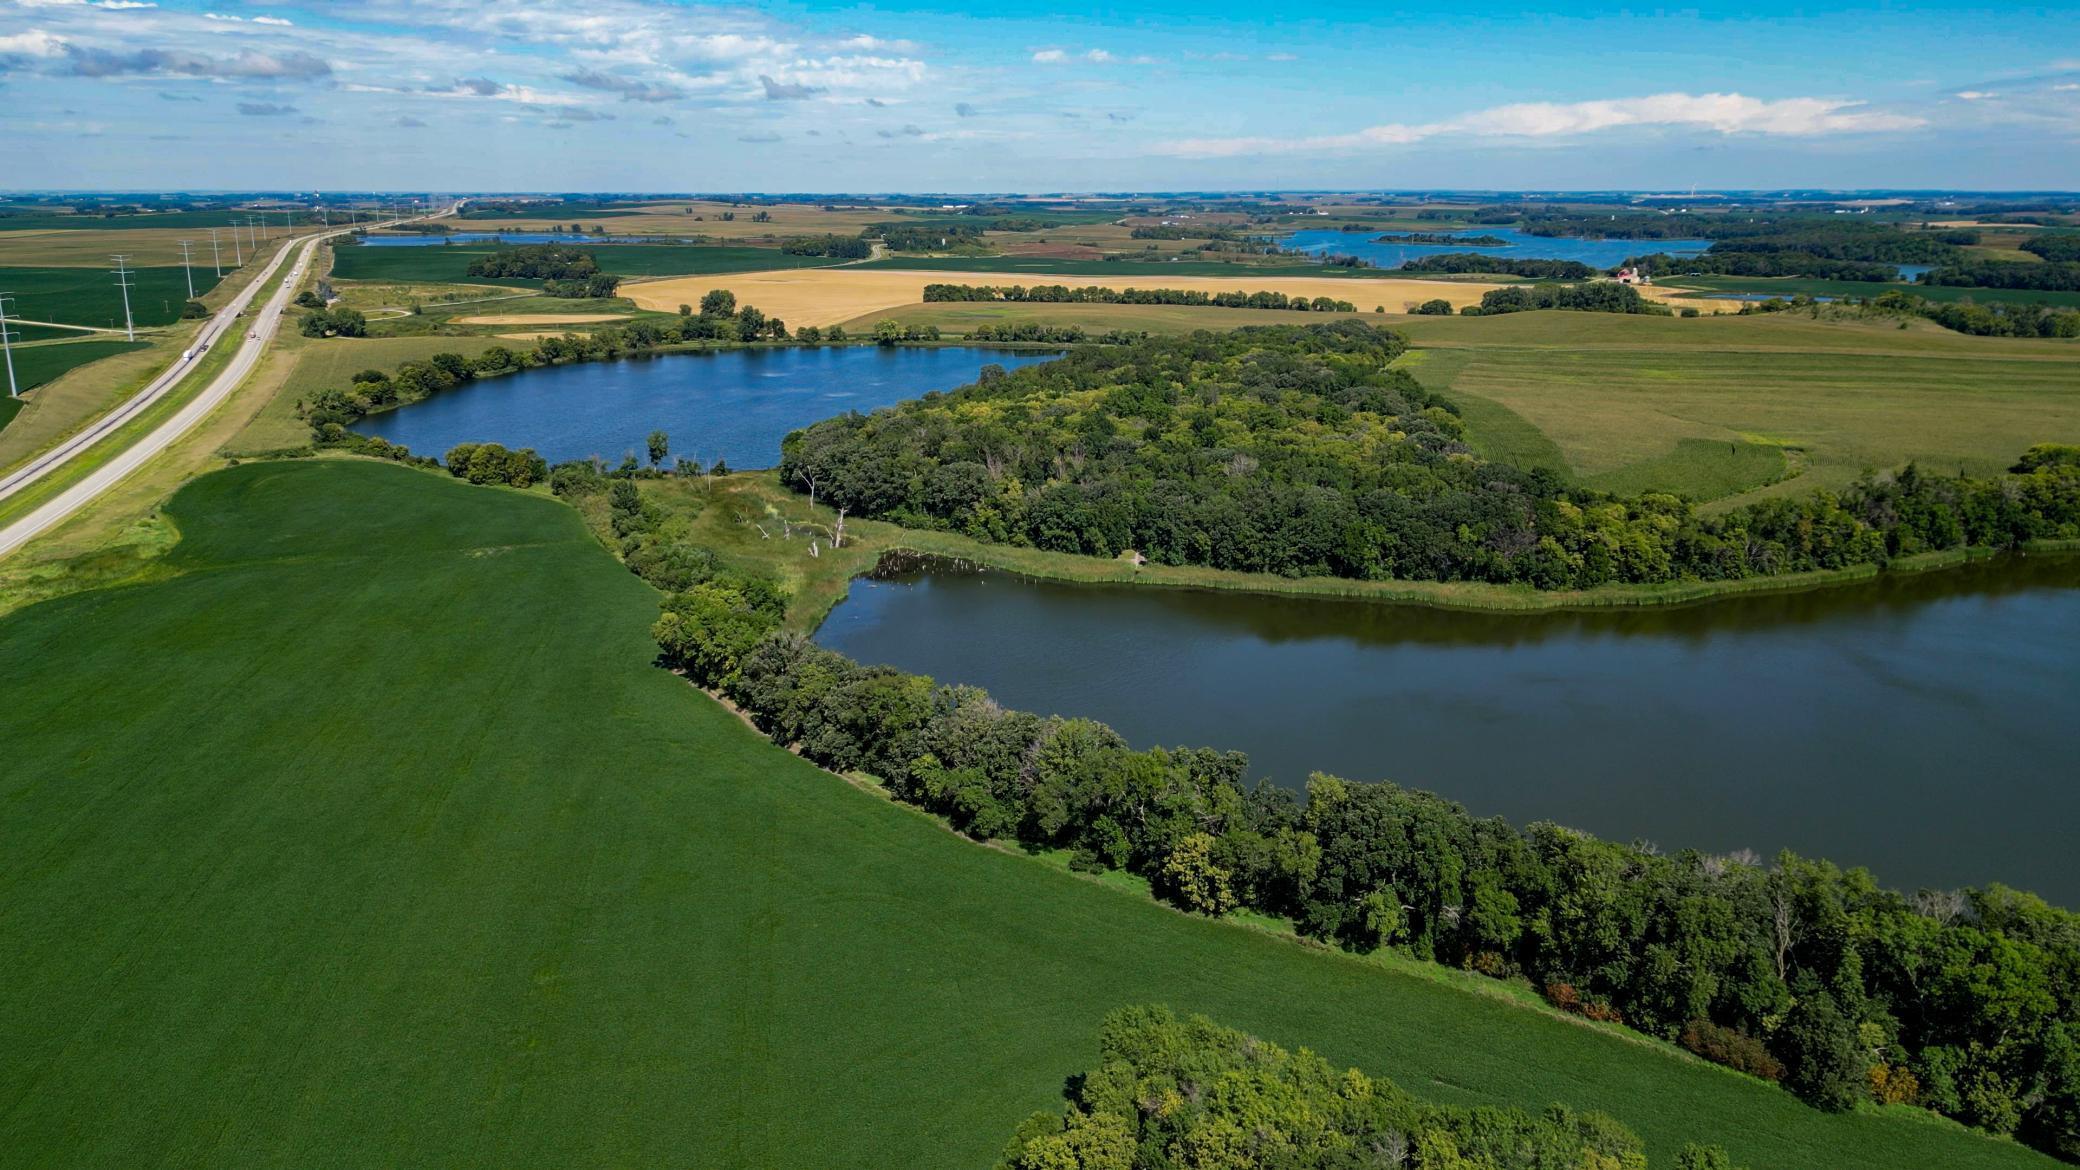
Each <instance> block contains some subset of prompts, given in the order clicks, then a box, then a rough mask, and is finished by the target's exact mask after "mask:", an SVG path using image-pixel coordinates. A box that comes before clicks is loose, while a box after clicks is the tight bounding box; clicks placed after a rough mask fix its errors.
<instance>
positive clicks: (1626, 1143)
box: [997, 1006, 1732, 1170]
mask: <svg viewBox="0 0 2080 1170" xmlns="http://www.w3.org/2000/svg"><path fill="white" fill-rule="evenodd" d="M1068 1084H1069V1088H1068V1090H1067V1091H1066V1093H1065V1094H1064V1096H1066V1097H1067V1098H1068V1101H1067V1104H1066V1105H1065V1106H1064V1107H1063V1108H1062V1109H1060V1110H1058V1111H1054V1112H1046V1111H1043V1112H1040V1113H1035V1114H1034V1115H1032V1116H1031V1117H1029V1118H1027V1119H1026V1120H1025V1122H1024V1123H1023V1124H1021V1125H1020V1126H1019V1127H1018V1129H1017V1130H1016V1131H1015V1132H1014V1133H1013V1134H1012V1138H1011V1141H1010V1143H1009V1144H1008V1145H1007V1146H1006V1147H1005V1149H1004V1154H1003V1156H1002V1158H1001V1159H1000V1160H999V1161H998V1163H997V1168H998V1170H1174V1168H1177V1167H1198V1166H1208V1165H1213V1166H1223V1167H1227V1166H1234V1167H1241V1166H1263V1167H1279V1168H1281V1170H1346V1168H1356V1167H1363V1166H1403V1167H1409V1168H1411V1170H1555V1168H1559V1167H1568V1168H1570V1170H1646V1167H1647V1154H1646V1147H1645V1145H1644V1143H1642V1142H1641V1141H1640V1139H1639V1136H1638V1135H1637V1134H1635V1133H1633V1132H1632V1131H1631V1130H1630V1129H1628V1128H1626V1127H1625V1126H1624V1125H1623V1124H1622V1123H1621V1122H1619V1121H1618V1120H1616V1119H1615V1118H1612V1117H1609V1116H1607V1115H1605V1114H1602V1113H1596V1112H1580V1113H1577V1112H1575V1111H1573V1110H1570V1109H1568V1108H1567V1107H1566V1106H1563V1105H1554V1106H1551V1107H1549V1108H1548V1109H1546V1111H1545V1112H1543V1113H1532V1112H1530V1111H1528V1110H1524V1109H1515V1108H1495V1107H1492V1106H1472V1107H1466V1106H1448V1105H1432V1104H1428V1103H1426V1102H1424V1101H1421V1100H1418V1099H1417V1098H1415V1097H1414V1096H1412V1095H1410V1094H1409V1093H1408V1092H1406V1091H1404V1090H1403V1089H1402V1088H1400V1087H1399V1086H1398V1085H1396V1084H1394V1083H1393V1082H1392V1081H1389V1080H1386V1079H1384V1078H1378V1077H1369V1076H1366V1075H1365V1074H1364V1073H1363V1072H1361V1071H1359V1070H1357V1069H1354V1068H1347V1069H1338V1068H1336V1067H1334V1066H1333V1065H1331V1064H1330V1063H1329V1062H1328V1061H1326V1060H1323V1059H1322V1058H1321V1057H1319V1056H1317V1055H1315V1054H1314V1053H1312V1052H1309V1051H1308V1050H1307V1049H1304V1048H1303V1049H1301V1050H1300V1051H1298V1052H1288V1051H1286V1050H1285V1049H1283V1048H1280V1047H1279V1046H1278V1045H1276V1044H1271V1043H1267V1042H1266V1041H1263V1040H1260V1039H1258V1038H1257V1037H1255V1036H1250V1035H1247V1034H1245V1033H1243V1032H1239V1031H1236V1030H1235V1029H1233V1028H1225V1027H1222V1026H1221V1025H1219V1024H1216V1023H1214V1022H1213V1021H1212V1020H1209V1019H1207V1018H1206V1017H1204V1016H1191V1017H1188V1018H1185V1017H1179V1016H1178V1015H1177V1014H1176V1013H1174V1012H1172V1011H1171V1010H1170V1009H1169V1008H1166V1007H1161V1006H1135V1007H1124V1008H1120V1009H1118V1010H1116V1011H1113V1012H1111V1013H1110V1014H1108V1015H1107V1016H1106V1017H1105V1020H1104V1022H1103V1023H1102V1024H1100V1025H1099V1029H1098V1063H1097V1064H1096V1065H1095V1066H1094V1067H1092V1068H1091V1069H1090V1070H1089V1071H1087V1072H1084V1073H1083V1074H1081V1075H1079V1076H1074V1077H1070V1078H1069V1082H1068ZM1216 1154H1218V1158H1216V1157H1215V1156H1214V1155H1216ZM1668 1164H1669V1165H1672V1166H1673V1167H1674V1168H1675V1170H1732V1163H1731V1161H1730V1160H1729V1159H1728V1158H1727V1156H1726V1153H1725V1151H1724V1150H1722V1149H1720V1148H1719V1147H1716V1146H1699V1145H1696V1144H1691V1145H1687V1146H1685V1147H1684V1148H1683V1149H1682V1150H1681V1151H1679V1152H1678V1153H1677V1154H1676V1155H1675V1158H1674V1160H1673V1162H1671V1163H1668Z"/></svg>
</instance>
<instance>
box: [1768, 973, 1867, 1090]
mask: <svg viewBox="0 0 2080 1170" xmlns="http://www.w3.org/2000/svg"><path fill="white" fill-rule="evenodd" d="M1793 994H1794V995H1796V996H1797V998H1798V1003H1797V1006H1795V1007H1793V1008H1792V1009H1791V1016H1790V1018H1789V1019H1787V1020H1785V1021H1784V1026H1783V1028H1782V1029H1781V1030H1780V1032H1779V1033H1778V1037H1777V1045H1778V1049H1779V1053H1780V1055H1782V1057H1783V1058H1784V1064H1785V1067H1786V1069H1787V1072H1786V1075H1785V1077H1784V1083H1785V1084H1786V1085H1787V1086H1788V1087H1789V1088H1790V1089H1791V1091H1792V1092H1794V1093H1797V1094H1798V1095H1799V1096H1800V1097H1803V1098H1804V1099H1805V1100H1806V1102H1807V1103H1808V1104H1811V1105H1814V1106H1817V1107H1819V1108H1821V1109H1825V1110H1827V1111H1828V1112H1830V1113H1840V1112H1843V1111H1844V1110H1847V1109H1849V1108H1851V1107H1853V1106H1854V1105H1855V1104H1856V1102H1857V1101H1858V1100H1860V1099H1861V1098H1862V1097H1863V1095H1864V1089H1865V1086H1866V1084H1867V1083H1868V1079H1869V1078H1868V1076H1867V1072H1866V1066H1867V1065H1868V1064H1869V1061H1868V1060H1867V1059H1866V1058H1865V1055H1864V1052H1863V1050H1862V1046H1861V1044H1860V1043H1859V1037H1858V1035H1857V1030H1856V1024H1855V1021H1853V1020H1851V1019H1849V1018H1848V1017H1847V1016H1845V1015H1843V1014H1842V1011H1841V1008H1840V1007H1839V1006H1838V1005H1837V1004H1836V1003H1835V998H1834V995H1833V994H1832V993H1831V992H1829V991H1828V990H1827V988H1826V987H1825V986H1823V985H1822V984H1821V982H1820V980H1819V979H1818V978H1816V977H1815V976H1814V975H1813V974H1812V973H1811V972H1804V973H1801V975H1800V976H1799V981H1798V984H1797V986H1796V988H1795V989H1794V991H1793Z"/></svg>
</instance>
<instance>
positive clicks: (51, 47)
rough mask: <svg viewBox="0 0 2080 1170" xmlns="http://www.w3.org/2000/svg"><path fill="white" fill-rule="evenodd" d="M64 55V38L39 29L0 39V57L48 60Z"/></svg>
mask: <svg viewBox="0 0 2080 1170" xmlns="http://www.w3.org/2000/svg"><path fill="white" fill-rule="evenodd" d="M64 55H65V38H64V37H60V36H53V35H52V34H50V33H48V32H45V31H44V30H42V29H40V28H32V29H30V30H29V31H28V32H20V33H11V34H9V35H7V36H4V37H0V57H34V58H43V59H49V58H53V57H62V56H64Z"/></svg>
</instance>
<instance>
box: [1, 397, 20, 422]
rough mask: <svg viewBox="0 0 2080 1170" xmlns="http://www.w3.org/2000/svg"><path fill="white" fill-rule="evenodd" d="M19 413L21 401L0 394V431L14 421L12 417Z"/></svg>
mask: <svg viewBox="0 0 2080 1170" xmlns="http://www.w3.org/2000/svg"><path fill="white" fill-rule="evenodd" d="M20 413H22V400H21V399H19V398H14V397H11V396H8V395H4V394H0V430H5V429H6V428H7V424H8V423H11V422H13V421H14V416H15V415H18V414H20Z"/></svg>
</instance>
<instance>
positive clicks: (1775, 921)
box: [1769, 870, 1798, 979]
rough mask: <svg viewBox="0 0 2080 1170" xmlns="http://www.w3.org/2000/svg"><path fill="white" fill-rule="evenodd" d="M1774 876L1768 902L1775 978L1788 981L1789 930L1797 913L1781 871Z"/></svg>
mask: <svg viewBox="0 0 2080 1170" xmlns="http://www.w3.org/2000/svg"><path fill="white" fill-rule="evenodd" d="M1775 876H1776V880H1774V881H1772V882H1770V889H1769V901H1770V910H1771V912H1772V913H1771V927H1772V933H1773V935H1774V940H1773V941H1774V942H1775V944H1776V959H1777V978H1779V979H1788V978H1789V977H1790V976H1789V975H1788V974H1787V973H1786V972H1787V971H1788V970H1789V960H1790V957H1791V929H1792V927H1793V926H1795V925H1796V924H1797V918H1798V911H1797V908H1796V907H1794V906H1793V905H1792V904H1791V890H1790V889H1789V883H1788V882H1786V881H1785V880H1784V874H1783V871H1781V870H1779V871H1778V872H1777V874H1776V875H1775Z"/></svg>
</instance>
